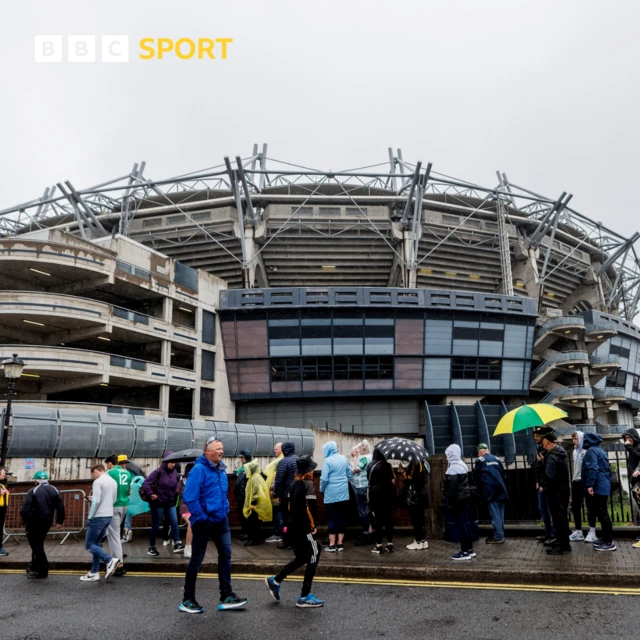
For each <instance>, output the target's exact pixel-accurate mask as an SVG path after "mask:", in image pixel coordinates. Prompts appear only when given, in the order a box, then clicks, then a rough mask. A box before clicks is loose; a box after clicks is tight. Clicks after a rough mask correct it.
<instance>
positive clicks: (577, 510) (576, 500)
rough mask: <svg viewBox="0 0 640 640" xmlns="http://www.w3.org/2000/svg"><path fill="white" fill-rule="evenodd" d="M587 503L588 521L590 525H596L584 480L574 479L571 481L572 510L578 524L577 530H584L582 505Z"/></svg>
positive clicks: (574, 519)
mask: <svg viewBox="0 0 640 640" xmlns="http://www.w3.org/2000/svg"><path fill="white" fill-rule="evenodd" d="M583 504H586V508H587V521H588V522H589V526H590V527H595V526H596V519H595V517H594V516H593V513H592V512H591V509H590V508H589V502H588V501H587V500H585V495H584V487H583V485H582V480H574V481H573V482H572V483H571V511H572V513H573V521H574V523H575V525H576V531H581V530H582V505H583Z"/></svg>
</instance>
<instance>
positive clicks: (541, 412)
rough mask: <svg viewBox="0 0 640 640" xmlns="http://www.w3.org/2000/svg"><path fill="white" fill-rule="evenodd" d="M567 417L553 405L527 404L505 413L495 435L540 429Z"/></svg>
mask: <svg viewBox="0 0 640 640" xmlns="http://www.w3.org/2000/svg"><path fill="white" fill-rule="evenodd" d="M566 417H567V414H566V413H565V412H564V411H563V410H562V409H558V407H555V406H553V405H552V404H525V405H522V406H521V407H518V408H517V409H513V410H512V411H509V413H505V414H504V415H503V416H502V418H501V419H500V422H498V426H497V427H496V430H495V431H494V432H493V435H494V436H500V435H504V434H505V433H515V432H516V431H524V430H525V429H533V427H540V426H541V425H543V424H547V423H549V422H553V421H554V420H559V419H560V418H566Z"/></svg>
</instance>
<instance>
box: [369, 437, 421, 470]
mask: <svg viewBox="0 0 640 640" xmlns="http://www.w3.org/2000/svg"><path fill="white" fill-rule="evenodd" d="M375 448H376V449H378V451H380V453H381V454H382V455H383V456H384V457H385V459H386V460H404V461H406V462H411V463H413V464H418V463H420V462H424V463H426V462H427V458H428V457H429V454H428V453H427V450H426V449H425V448H424V447H423V446H422V445H419V444H418V443H417V442H414V441H413V440H407V439H406V438H389V439H388V440H383V441H382V442H378V444H377V445H376V447H375Z"/></svg>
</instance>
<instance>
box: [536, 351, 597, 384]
mask: <svg viewBox="0 0 640 640" xmlns="http://www.w3.org/2000/svg"><path fill="white" fill-rule="evenodd" d="M561 362H582V363H584V364H588V363H589V354H588V353H587V352H586V351H567V352H565V353H554V354H553V355H552V356H549V357H548V358H547V359H546V360H545V361H544V362H543V363H542V364H541V365H539V366H538V367H536V368H535V369H534V370H533V373H532V374H531V380H535V379H536V378H537V377H539V376H540V375H541V374H542V373H544V372H545V371H546V370H547V369H549V368H550V367H552V366H553V365H554V364H559V363H561Z"/></svg>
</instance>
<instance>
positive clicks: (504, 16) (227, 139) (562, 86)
mask: <svg viewBox="0 0 640 640" xmlns="http://www.w3.org/2000/svg"><path fill="white" fill-rule="evenodd" d="M639 23H640V4H639V3H638V2H635V1H617V2H613V3H602V2H595V1H593V0H562V1H561V2H558V1H557V0H535V1H529V0H518V1H513V0H510V1H502V0H481V1H479V0H449V1H447V2H441V1H440V2H433V1H431V0H421V1H418V0H416V1H413V0H395V1H394V2H388V1H387V2H382V1H379V0H367V1H364V0H349V1H348V2H344V1H342V2H338V1H336V0H324V1H323V2H310V1H307V2H292V1H284V0H268V1H267V0H261V1H256V0H243V1H242V2H226V1H225V2H215V1H212V0H181V1H180V2H176V1H175V0H135V1H134V2H132V1H131V0H127V1H123V0H109V1H108V2H107V1H104V0H100V1H94V2H87V1H86V0H84V1H78V0H56V1H54V0H24V1H22V2H17V1H15V0H14V1H13V2H4V3H3V5H2V8H0V36H1V38H0V78H2V85H3V94H4V98H3V99H2V100H0V144H1V145H2V153H0V176H1V178H0V208H4V207H8V206H10V205H13V204H17V203H18V202H21V201H24V200H28V199H31V198H35V197H37V196H39V195H40V194H41V193H42V191H43V189H44V187H45V186H47V185H51V184H53V183H55V182H57V181H59V180H65V179H68V180H71V181H72V182H73V183H74V185H76V186H77V187H83V186H88V185H90V184H94V183H97V182H101V181H104V180H106V179H108V178H113V177H116V176H117V175H121V174H123V173H125V172H127V171H129V169H130V168H131V166H132V164H133V163H134V162H137V161H140V160H146V161H147V172H146V173H147V176H148V177H152V178H161V177H168V176H170V175H174V174H180V173H184V172H187V171H191V170H196V169H200V168H204V167H209V166H212V165H216V164H219V163H220V162H221V161H222V158H223V156H224V155H232V156H233V155H236V154H240V155H247V154H248V153H249V152H250V150H251V147H252V144H253V143H254V142H259V143H262V142H268V144H269V155H270V156H272V157H274V158H277V159H281V160H286V161H289V162H295V163H300V164H305V165H308V166H313V167H317V168H324V169H329V168H332V169H340V168H348V167H352V166H359V165H364V164H372V163H376V162H382V161H384V160H385V159H386V158H387V151H386V149H387V147H388V146H393V147H394V148H397V147H401V148H402V150H403V152H404V157H405V159H409V160H411V161H414V160H417V159H421V160H423V161H424V162H428V161H431V162H433V163H434V169H435V170H437V171H441V172H444V173H448V174H450V175H454V176H456V177H459V178H464V179H466V180H472V181H478V182H480V183H483V184H494V181H495V170H496V169H500V170H502V171H505V172H506V173H507V174H508V175H509V178H510V179H511V180H513V181H514V182H516V183H518V184H520V185H522V186H526V187H529V188H531V189H534V190H536V191H540V192H543V193H545V194H547V195H549V196H557V195H559V194H560V192H561V191H563V190H565V191H569V192H572V193H573V194H574V199H573V202H572V206H574V207H575V208H577V209H578V210H579V211H581V212H583V213H585V214H587V215H589V216H591V217H593V218H595V219H597V220H602V222H605V223H607V224H609V225H610V226H611V227H613V228H614V229H616V230H618V231H619V232H621V233H624V234H630V233H631V232H632V231H633V230H635V229H637V228H639V227H640V222H639V217H638V214H637V204H636V193H635V192H636V187H637V183H638V179H639V178H640V175H639V174H640V171H639V168H638V161H637V154H638V148H640V134H639V133H638V126H637V119H638V113H639V112H640V108H639V107H640V97H639V95H640V89H639V87H638V81H637V67H638V58H639V55H638V54H639V51H640V44H638V41H637V35H636V31H637V25H638V24H639ZM35 34H62V35H65V36H66V35H74V34H96V35H102V34H128V35H129V36H130V41H131V52H132V61H131V62H130V63H129V64H102V63H99V62H98V63H95V64H70V63H62V64H35V63H34V61H33V36H34V35H35ZM160 36H165V37H172V38H174V39H177V38H179V37H192V38H197V37H199V36H201V37H204V36H208V37H232V38H234V43H233V44H232V45H231V46H230V48H229V59H228V60H226V61H221V60H216V61H203V62H198V61H176V60H166V61H162V62H158V61H149V62H143V61H140V60H138V59H137V52H138V46H137V42H138V41H139V40H140V38H142V37H160Z"/></svg>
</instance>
